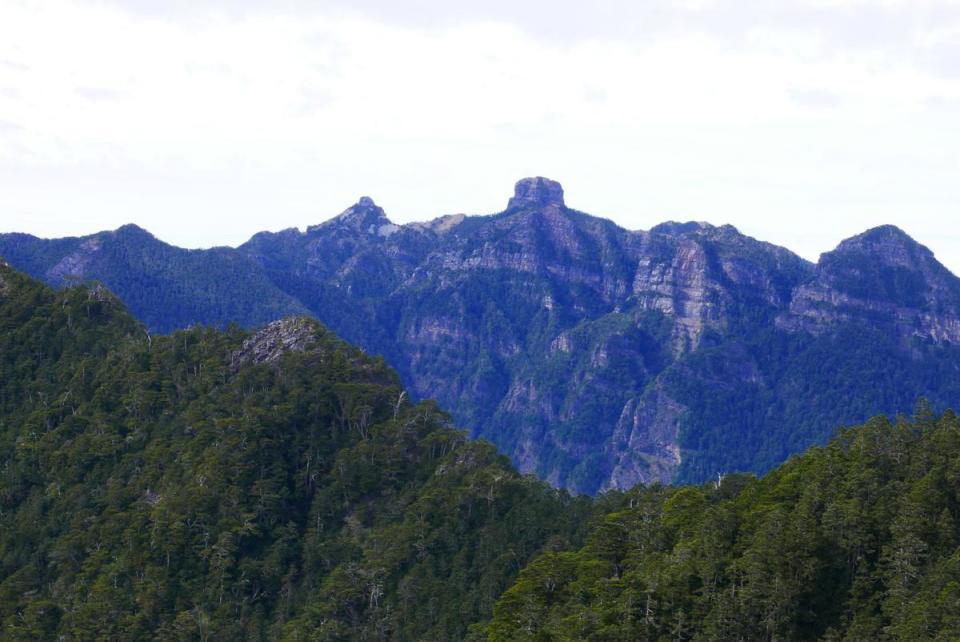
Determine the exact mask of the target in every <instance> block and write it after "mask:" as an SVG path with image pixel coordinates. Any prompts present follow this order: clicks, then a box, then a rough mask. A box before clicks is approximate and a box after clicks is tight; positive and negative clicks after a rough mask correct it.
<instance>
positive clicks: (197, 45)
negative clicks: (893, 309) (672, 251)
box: [0, 0, 960, 272]
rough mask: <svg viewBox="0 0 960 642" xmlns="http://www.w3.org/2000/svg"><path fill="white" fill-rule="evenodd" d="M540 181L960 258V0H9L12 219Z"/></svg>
mask: <svg viewBox="0 0 960 642" xmlns="http://www.w3.org/2000/svg"><path fill="white" fill-rule="evenodd" d="M588 5H589V7H590V8H589V9H588V8H586V7H587V6H588ZM267 6H270V7H271V8H270V9H267V8H266V7H267ZM277 7H282V9H278V8H277ZM318 7H319V8H318ZM532 175H542V176H548V177H550V178H553V179H556V180H559V181H560V182H561V183H563V185H564V189H565V191H566V195H567V204H568V205H570V206H571V207H575V208H577V209H580V210H583V211H586V212H589V213H591V214H595V215H598V216H605V217H608V218H611V219H613V220H615V221H616V222H618V223H619V224H621V225H623V226H624V227H627V228H631V229H647V228H649V227H651V226H653V225H655V224H657V223H659V222H662V221H664V220H669V219H674V220H690V219H695V220H706V221H709V222H712V223H715V224H722V223H732V224H734V225H736V226H737V227H738V228H740V230H741V231H743V232H745V233H748V234H750V235H752V236H756V237H757V238H760V239H762V240H767V241H771V242H774V243H777V244H780V245H784V246H786V247H789V248H790V249H792V250H794V251H796V252H798V253H800V254H801V255H803V256H805V257H807V258H810V259H812V260H815V259H816V257H817V255H818V254H819V253H820V252H823V251H826V250H829V249H832V248H833V247H834V246H835V245H836V244H837V243H838V242H839V241H840V240H841V239H842V238H845V237H847V236H851V235H853V234H856V233H859V232H861V231H863V230H865V229H867V228H869V227H873V226H876V225H880V224H884V223H893V224H896V225H899V226H901V227H902V228H904V229H905V230H906V231H907V232H908V233H910V234H911V235H913V236H914V237H915V238H916V239H917V240H919V241H921V242H922V243H924V244H926V245H928V246H929V247H930V248H931V249H933V250H934V252H935V253H936V254H937V256H938V258H940V260H941V261H943V262H944V263H945V264H947V265H948V266H949V267H951V269H953V270H954V271H955V272H960V226H958V225H957V218H958V216H957V215H958V213H960V211H958V210H960V208H958V205H960V0H940V1H937V2H933V1H929V2H924V1H923V0H887V1H883V0H876V1H872V2H871V1H867V0H834V1H831V0H790V1H787V0H777V1H776V2H771V1H770V0H739V1H735V2H719V1H711V0H686V1H685V2H684V1H677V0H672V1H667V0H647V1H646V2H636V1H635V0H595V1H594V2H591V3H584V2H557V1H552V2H551V1H548V0H534V1H531V2H522V1H520V0H489V1H488V2H484V3H478V2H472V3H461V4H458V3H456V2H453V1H451V0H446V1H444V0H419V1H416V2H406V3H404V2H400V1H399V0H394V1H392V2H391V1H390V0H332V1H327V2H319V3H318V2H305V1H304V2H299V1H297V0H288V1H286V2H271V3H266V2H265V3H256V2H252V1H250V0H246V1H243V0H241V1H237V0H234V1H232V2H231V1H227V0H221V1H217V0H194V1H193V2H176V1H173V2H159V1H157V2H151V1H148V0H138V1H137V0H131V1H128V2H121V1H114V2H109V1H108V2H49V3H48V2H37V1H33V2H20V1H19V0H2V3H0V231H23V232H30V233H33V234H37V235H39V236H48V237H50V236H66V235H78V234H87V233H91V232H94V231H98V230H102V229H113V228H116V227H119V226H120V225H122V224H124V223H128V222H134V223H137V224H139V225H141V226H142V227H145V228H147V229H149V230H151V231H152V232H153V233H154V234H156V235H157V236H158V237H159V238H161V239H163V240H165V241H168V242H171V243H174V244H177V245H181V246H185V247H206V246H210V245H218V244H220V245H237V244H239V243H242V242H243V241H245V240H246V239H247V238H249V237H250V236H251V235H252V234H253V233H254V232H256V231H259V230H263V229H269V230H278V229H282V228H285V227H294V226H295V227H301V228H302V227H305V226H307V225H310V224H314V223H317V222H320V221H323V220H326V219H327V218H330V217H331V216H334V215H336V214H337V213H339V212H340V211H342V210H343V209H345V208H346V207H347V206H349V205H350V204H352V203H353V202H355V201H356V200H357V199H358V198H359V197H360V196H361V195H369V196H371V197H373V198H374V199H375V200H376V201H377V203H378V204H380V205H381V206H383V207H384V208H385V209H386V211H387V214H388V215H389V216H390V217H391V218H392V219H393V220H394V221H395V222H399V223H402V222H408V221H413V220H425V219H429V218H433V217H435V216H439V215H441V214H447V213H453V212H467V213H475V214H485V213H492V212H496V211H500V210H502V209H503V208H504V206H505V205H506V201H507V199H508V198H509V196H510V194H511V192H512V188H513V183H514V182H515V181H516V180H517V179H519V178H522V177H524V176H532Z"/></svg>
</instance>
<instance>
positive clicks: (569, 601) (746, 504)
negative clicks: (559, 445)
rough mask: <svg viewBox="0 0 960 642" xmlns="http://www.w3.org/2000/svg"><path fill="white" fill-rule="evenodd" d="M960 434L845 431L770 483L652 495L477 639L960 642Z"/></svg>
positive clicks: (515, 601) (955, 430) (536, 576)
mask: <svg viewBox="0 0 960 642" xmlns="http://www.w3.org/2000/svg"><path fill="white" fill-rule="evenodd" d="M958 479H960V420H958V419H957V417H956V415H954V414H953V413H952V412H947V413H945V414H944V415H943V416H942V417H940V418H936V417H935V416H933V415H931V414H930V413H929V412H928V411H924V412H922V413H920V414H919V415H918V417H917V418H916V419H915V420H914V421H912V422H908V421H906V420H905V419H901V420H900V421H898V422H897V423H896V424H895V425H892V424H890V423H889V422H888V421H887V420H886V419H884V418H878V419H874V420H871V421H870V422H868V423H867V424H866V425H864V426H861V427H857V428H855V429H851V430H847V431H844V432H843V433H842V434H840V435H839V436H838V437H837V438H835V439H833V440H832V441H831V442H830V443H829V444H828V445H827V446H826V447H823V448H814V449H811V450H810V451H809V452H807V453H805V454H803V455H802V456H798V457H795V458H793V459H791V460H790V461H789V462H787V463H786V464H784V465H782V466H780V467H779V468H778V469H776V470H774V471H772V472H770V473H769V474H767V475H766V476H765V477H764V478H763V479H760V480H757V479H755V478H752V477H748V476H744V475H734V476H728V477H725V478H723V479H718V480H716V481H715V482H714V483H711V484H708V485H705V486H700V487H690V486H688V487H672V488H670V487H652V488H651V487H648V488H643V487H638V488H636V489H633V490H632V491H630V492H629V493H627V494H626V495H625V497H624V498H623V502H622V506H621V507H620V509H619V510H616V511H614V512H611V513H610V514H608V515H607V516H606V517H605V518H604V519H603V521H602V522H601V523H600V524H599V525H598V526H597V527H596V528H594V529H593V530H592V531H591V533H590V535H589V536H588V541H587V544H586V545H585V546H584V547H583V548H581V549H579V550H570V551H550V552H547V553H545V554H543V555H542V556H540V557H539V558H537V559H536V560H535V561H534V562H532V563H531V564H529V565H528V566H527V567H526V568H525V569H524V570H523V571H522V572H521V573H520V576H519V578H518V580H517V582H516V583H515V584H514V585H513V586H512V587H511V588H510V589H509V590H508V591H507V592H506V593H504V595H503V596H502V597H501V598H500V600H499V601H498V603H497V606H496V609H495V611H494V613H495V616H494V618H493V621H492V622H491V623H489V625H487V626H486V627H478V628H477V630H476V631H475V635H474V637H473V639H475V640H484V639H485V640H489V641H490V642H498V641H506V640H510V641H518V642H519V641H525V640H556V641H558V642H559V641H564V640H667V639H669V640H797V641H801V640H824V641H826V640H850V641H853V640H889V641H894V640H902V641H904V642H907V641H910V642H912V641H914V640H956V639H960V609H958V608H957V607H958V605H960V548H958V545H960V485H958V484H957V481H958Z"/></svg>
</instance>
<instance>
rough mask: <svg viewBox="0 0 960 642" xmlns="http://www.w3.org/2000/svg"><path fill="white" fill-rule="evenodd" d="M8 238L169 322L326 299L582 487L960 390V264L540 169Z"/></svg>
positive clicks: (481, 430)
mask: <svg viewBox="0 0 960 642" xmlns="http://www.w3.org/2000/svg"><path fill="white" fill-rule="evenodd" d="M0 255H2V256H5V257H6V258H7V260H9V261H10V262H11V263H12V264H13V265H14V266H16V267H18V268H20V269H23V270H25V271H27V272H30V273H32V274H34V275H36V276H38V277H41V278H43V279H45V280H46V281H48V282H50V283H56V284H61V283H63V282H64V281H65V280H66V281H71V280H76V279H98V280H101V281H103V282H104V283H105V284H106V285H107V286H108V287H110V288H111V290H113V291H114V292H116V293H117V294H118V295H119V296H120V297H121V298H122V299H123V300H124V301H125V302H126V303H127V304H128V305H129V307H130V309H131V310H132V311H133V312H134V314H136V315H137V316H138V317H139V318H141V319H142V320H144V321H145V322H146V323H147V324H148V325H149V326H151V327H152V328H154V329H158V330H170V329H173V328H176V327H183V326H186V325H190V324H193V323H207V324H214V325H224V324H227V323H230V322H236V323H240V324H241V325H262V324H265V323H267V322H269V321H272V320H274V319H277V318H280V317H283V316H286V315H290V314H303V313H310V314H313V315H314V316H316V317H317V318H319V319H320V320H321V321H322V322H323V323H324V324H326V325H327V326H328V327H330V328H331V329H333V330H334V331H335V332H337V333H338V334H339V335H340V336H342V337H343V338H345V339H347V340H349V341H351V342H353V343H356V344H358V345H360V346H362V347H363V348H364V349H365V350H367V351H368V352H372V353H379V354H382V355H383V356H384V357H385V358H386V360H387V361H388V362H389V363H390V364H391V365H393V366H394V367H395V368H396V369H397V370H398V371H399V372H400V374H401V377H402V378H403V380H404V382H405V383H406V384H407V385H408V386H409V387H410V388H411V390H412V392H413V393H414V394H415V395H418V396H420V397H434V398H436V399H438V400H439V401H440V402H441V404H442V405H443V406H444V407H446V408H449V409H451V411H452V412H453V414H454V418H455V419H456V421H457V422H458V423H459V424H460V425H462V426H466V427H470V428H471V429H472V432H473V434H474V435H475V436H480V437H485V438H488V439H490V440H491V441H493V442H494V443H495V444H496V445H497V446H498V447H499V448H500V449H501V450H503V451H504V452H506V453H508V454H509V455H510V456H511V457H512V458H513V460H514V461H515V462H516V463H517V465H518V466H519V467H520V468H521V469H522V470H524V471H527V472H533V473H536V474H538V475H540V476H542V477H543V478H545V479H547V480H549V481H550V482H551V483H553V484H555V485H558V486H564V487H567V488H570V489H572V490H574V491H578V492H588V493H592V492H596V491H598V490H602V489H605V488H623V487H628V486H631V485H633V484H635V483H637V482H641V481H645V482H650V481H671V480H684V481H700V480H703V479H706V478H709V477H712V476H714V475H716V473H718V472H726V471H732V470H752V471H757V472H759V471H763V470H765V469H767V468H769V467H771V466H773V465H775V464H777V463H779V462H780V461H782V460H783V459H785V458H786V457H788V456H789V455H790V454H793V453H795V452H799V451H800V450H802V449H803V448H805V447H806V446H808V445H810V444H811V443H817V442H821V441H823V440H824V439H826V438H827V437H828V436H829V434H830V433H831V432H832V431H833V430H834V429H835V428H836V427H837V426H838V425H840V424H847V423H854V422H858V421H861V420H863V419H865V418H866V417H868V416H870V415H871V414H874V413H876V412H888V413H895V412H899V411H909V410H911V409H912V407H913V405H914V403H915V402H916V399H917V398H918V397H921V396H925V397H927V398H929V399H930V401H931V402H932V403H933V404H934V405H937V406H946V405H951V404H954V403H956V399H957V398H958V397H960V384H958V382H957V380H958V379H960V373H958V372H957V369H956V367H955V366H954V365H952V364H955V363H958V361H957V360H956V356H957V351H956V349H955V345H957V344H958V343H960V285H958V283H960V282H958V280H957V278H956V277H954V276H953V275H952V274H950V272H949V271H947V270H946V269H945V268H944V267H943V266H942V265H940V264H939V263H937V261H936V260H935V258H934V257H933V255H932V254H931V253H930V251H929V250H927V249H926V248H924V247H923V246H921V245H919V244H917V243H916V242H915V241H913V240H912V239H910V237H909V236H907V235H906V234H905V233H903V232H902V231H900V230H898V229H896V228H893V227H889V226H887V227H880V228H876V229H874V230H870V231H868V232H866V233H864V234H862V235H860V236H857V237H854V238H852V239H849V240H847V241H844V242H843V243H841V244H840V245H839V246H838V247H837V249H836V250H834V251H833V252H830V253H827V254H825V255H824V256H823V257H822V258H821V260H820V261H819V263H818V264H816V265H814V264H811V263H809V262H807V261H805V260H803V259H802V258H800V257H798V256H796V255H795V254H793V253H791V252H790V251H788V250H786V249H783V248H780V247H776V246H773V245H770V244H768V243H763V242H760V241H757V240H755V239H752V238H750V237H747V236H745V235H743V234H740V233H739V232H738V231H737V230H736V229H735V228H733V227H732V226H729V225H725V226H721V227H715V226H712V225H709V224H706V223H665V224H662V225H658V226H656V227H654V228H652V229H651V230H649V231H630V230H625V229H623V228H621V227H619V226H617V225H615V224H614V223H612V222H610V221H608V220H604V219H601V218H596V217H592V216H589V215H587V214H584V213H582V212H579V211H576V210H574V209H571V208H569V207H567V205H566V203H565V201H564V193H563V189H562V188H561V186H560V185H559V184H558V183H556V182H554V181H551V180H548V179H545V178H531V179H524V180H522V181H520V182H519V183H517V185H516V188H515V192H514V195H513V197H512V198H510V199H509V201H508V204H507V208H506V209H505V210H504V211H503V212H501V213H499V214H494V215H491V216H464V215H454V216H443V217H440V218H437V219H434V220H432V221H429V222H425V223H413V224H407V225H395V224H393V223H392V222H391V221H390V220H389V219H388V218H387V216H386V214H385V212H384V211H383V210H382V209H381V208H380V207H378V206H377V205H376V204H375V203H374V202H373V200H371V199H369V198H367V197H364V198H362V199H360V201H359V202H358V203H357V204H355V205H353V206H352V207H350V208H348V209H347V210H346V211H345V212H343V213H342V214H340V215H339V216H337V217H335V218H333V219H331V220H329V221H327V222H325V223H322V224H320V225H315V226H311V227H309V228H307V229H306V230H305V231H300V230H296V229H290V230H284V231H281V232H276V233H271V232H264V233H260V234H257V235H256V236H254V237H253V238H252V239H250V241H249V242H247V243H246V244H244V245H242V246H240V247H239V248H236V249H231V248H216V249H213V250H194V251H187V250H181V249H178V248H173V247H170V246H168V245H165V244H163V243H162V242H160V241H158V240H157V239H155V238H153V237H152V236H150V235H149V234H147V233H146V232H144V231H143V230H140V229H139V228H133V227H132V226H128V227H125V228H121V229H120V230H117V231H116V232H104V233H100V234H97V235H93V236H91V237H87V238H82V239H61V240H55V241H45V240H40V239H35V238H33V237H29V236H25V235H0Z"/></svg>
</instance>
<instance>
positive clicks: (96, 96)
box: [74, 87, 122, 102]
mask: <svg viewBox="0 0 960 642" xmlns="http://www.w3.org/2000/svg"><path fill="white" fill-rule="evenodd" d="M74 92H75V93H76V94H77V95H78V96H82V97H83V98H86V99H87V100H91V101H93V102H101V101H106V100H117V99H118V98H120V97H121V96H122V93H121V92H119V91H116V90H114V89H108V88H106V87H77V88H76V89H74Z"/></svg>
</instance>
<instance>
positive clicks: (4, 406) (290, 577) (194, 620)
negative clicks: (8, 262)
mask: <svg viewBox="0 0 960 642" xmlns="http://www.w3.org/2000/svg"><path fill="white" fill-rule="evenodd" d="M0 375H2V376H0V452H2V453H4V463H3V466H2V467H0V625H2V627H3V638H4V639H9V640H39V639H112V640H135V639H136V640H139V639H161V640H167V639H170V640H174V639H177V640H179V639H206V640H260V639H280V638H285V639H294V640H299V639H330V640H332V639H384V638H389V639H398V640H399V639H403V640H407V639H433V640H448V639H459V638H462V637H463V636H464V635H465V633H466V629H467V627H468V625H470V624H471V623H473V622H476V621H478V620H480V619H483V618H486V617H489V615H490V613H491V609H492V606H493V603H494V601H495V599H496V597H497V596H498V595H499V594H500V592H501V591H502V590H503V588H504V587H505V586H507V585H508V584H509V582H510V581H511V580H512V578H513V577H514V576H515V574H516V571H517V569H519V568H520V567H521V566H522V565H523V564H524V563H525V562H526V561H527V560H528V559H529V558H530V557H531V556H532V555H533V554H534V553H536V552H537V551H539V550H541V549H542V547H543V546H544V545H545V544H547V542H548V540H550V542H551V543H550V546H551V547H556V546H563V545H565V544H564V542H565V541H567V540H568V539H569V540H571V541H573V542H575V541H577V540H578V531H579V529H580V528H582V527H583V525H584V524H585V519H586V517H587V516H588V513H589V510H590V508H589V504H588V503H587V502H585V501H583V500H571V499H570V498H569V497H568V496H566V495H565V494H562V493H559V492H557V491H555V490H553V489H550V488H549V487H547V486H546V485H545V484H543V483H541V482H536V481H534V480H531V479H529V478H523V477H521V476H519V475H518V474H517V473H516V472H515V471H514V470H513V469H512V468H511V467H510V465H509V462H508V461H507V460H506V458H505V457H503V456H501V455H498V454H497V453H496V452H495V451H494V449H493V448H492V447H491V446H490V445H489V444H486V443H483V442H469V441H467V440H466V439H465V436H464V435H463V434H462V433H460V432H457V431H454V430H452V429H451V428H450V427H449V425H448V419H447V417H446V415H444V414H443V413H442V412H441V411H439V410H438V409H437V408H436V406H435V405H434V404H432V403H430V402H421V403H417V404H412V403H410V402H409V401H408V400H407V397H406V396H405V395H404V394H403V392H402V389H401V387H400V384H399V380H398V378H397V376H396V374H395V373H393V372H392V371H391V370H389V369H388V368H387V367H386V366H385V365H384V364H383V362H382V361H380V360H375V359H370V358H367V357H366V356H364V355H363V354H362V353H361V352H360V351H359V350H357V349H355V348H352V347H350V346H349V345H346V344H344V343H343V342H341V341H340V340H338V339H336V338H334V337H333V336H332V335H331V334H330V333H329V332H328V331H326V330H324V329H323V328H322V327H320V326H319V325H318V324H317V323H316V322H315V321H312V320H310V319H306V318H303V317H293V318H289V319H286V320H283V321H278V322H276V323H273V324H270V325H268V326H266V327H265V328H263V329H262V330H260V331H258V332H257V333H255V334H249V333H246V332H243V331H240V330H230V331H229V332H226V333H220V332H217V331H214V330H210V329H191V330H188V331H183V332H178V333H176V334H174V335H171V336H153V337H151V336H149V335H148V334H147V333H146V332H145V330H144V329H143V327H142V326H140V325H139V324H138V323H136V322H135V321H134V320H133V319H132V318H131V317H130V316H129V315H128V314H127V313H126V312H125V311H124V309H123V307H122V305H121V304H120V303H119V301H118V300H117V299H116V298H115V297H113V296H112V295H111V294H109V293H108V292H107V291H105V290H103V289H102V288H97V289H92V290H91V289H87V288H83V287H74V288H69V289H66V290H61V291H58V292H54V291H52V290H49V289H47V288H46V287H44V286H42V285H40V284H38V283H36V282H34V281H32V280H30V279H28V278H26V277H24V276H22V275H20V274H18V273H16V272H14V271H13V270H12V269H10V268H9V267H6V266H0Z"/></svg>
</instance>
